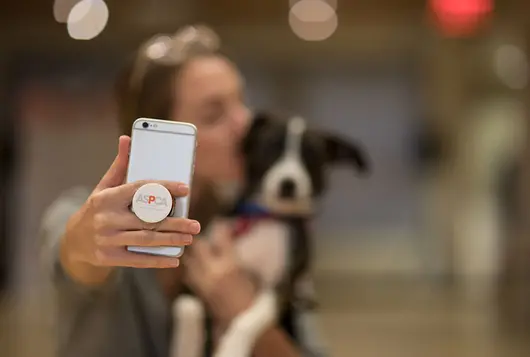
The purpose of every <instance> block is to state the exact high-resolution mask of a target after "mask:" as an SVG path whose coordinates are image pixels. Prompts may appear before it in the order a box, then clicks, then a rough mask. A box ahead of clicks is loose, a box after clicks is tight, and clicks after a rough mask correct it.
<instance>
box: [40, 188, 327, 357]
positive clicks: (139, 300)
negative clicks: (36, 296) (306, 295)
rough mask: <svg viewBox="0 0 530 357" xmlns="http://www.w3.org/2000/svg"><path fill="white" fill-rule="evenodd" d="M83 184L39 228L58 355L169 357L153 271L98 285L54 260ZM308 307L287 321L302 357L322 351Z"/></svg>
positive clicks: (169, 322)
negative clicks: (78, 277)
mask: <svg viewBox="0 0 530 357" xmlns="http://www.w3.org/2000/svg"><path fill="white" fill-rule="evenodd" d="M89 194H90V191H89V190H87V189H85V188H75V189H72V190H69V191H67V192H65V193H64V194H63V195H61V196H60V197H59V198H58V199H57V200H56V201H55V202H54V203H53V204H52V205H51V206H50V207H49V208H48V210H47V211H46V213H45V215H44V218H43V222H42V232H43V235H44V237H43V238H44V239H43V243H44V245H43V246H44V252H43V253H44V254H43V256H44V258H46V259H47V262H46V263H47V267H48V268H49V269H50V274H51V278H52V283H53V287H54V292H55V299H56V303H57V305H56V308H57V322H58V329H59V331H58V333H59V334H58V341H57V342H58V346H57V348H58V357H112V356H127V357H171V356H172V352H171V343H172V341H171V340H172V339H171V335H172V329H174V328H178V326H173V318H172V316H171V314H172V312H171V311H172V309H171V306H170V304H169V303H168V301H167V299H166V298H165V296H164V295H163V292H162V290H161V288H160V286H159V284H158V282H157V280H156V279H155V275H154V273H155V272H154V270H151V269H129V268H118V269H116V270H115V271H114V272H113V276H112V277H111V278H110V279H109V280H108V281H107V283H106V284H105V285H104V286H103V287H98V288H93V289H91V288H87V287H84V286H81V285H79V284H77V283H76V282H74V281H73V280H71V279H70V278H69V277H68V275H67V274H66V273H65V272H64V270H63V269H62V266H61V264H60V263H59V259H58V257H59V256H58V247H59V240H60V238H61V236H62V235H63V233H64V229H65V226H66V222H67V221H68V219H69V218H70V216H71V215H72V214H73V213H75V212H76V211H77V210H78V209H79V208H80V206H81V205H82V204H83V203H84V202H85V200H86V199H87V197H88V196H89ZM313 314H314V313H313V312H310V311H303V310H301V309H298V310H297V311H294V312H293V314H292V319H291V321H290V322H289V325H290V326H291V327H290V328H289V329H290V330H292V331H291V335H293V337H294V338H295V340H296V341H297V342H298V344H299V346H300V348H301V349H302V351H303V352H304V355H305V356H323V355H324V354H323V352H322V348H321V346H320V344H318V342H317V340H318V339H317V338H316V337H317V336H315V334H314V331H313V330H314V324H313Z"/></svg>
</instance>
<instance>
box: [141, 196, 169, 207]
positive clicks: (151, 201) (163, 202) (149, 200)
mask: <svg viewBox="0 0 530 357" xmlns="http://www.w3.org/2000/svg"><path fill="white" fill-rule="evenodd" d="M136 203H143V204H145V205H149V206H154V207H160V206H163V207H167V206H168V203H167V198H165V197H159V196H155V195H138V196H137V197H136Z"/></svg>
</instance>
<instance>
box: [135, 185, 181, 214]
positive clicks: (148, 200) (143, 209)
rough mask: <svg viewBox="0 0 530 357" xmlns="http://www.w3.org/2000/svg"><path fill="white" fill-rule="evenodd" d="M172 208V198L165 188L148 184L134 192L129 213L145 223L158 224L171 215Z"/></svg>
mask: <svg viewBox="0 0 530 357" xmlns="http://www.w3.org/2000/svg"><path fill="white" fill-rule="evenodd" d="M173 206H174V204H173V197H172V196H171V193H170V192H169V190H168V189H167V188H165V187H164V186H162V185H160V184H158V183H148V184H145V185H143V186H141V187H140V188H139V189H138V190H137V191H136V192H135V194H134V196H133V199H132V205H131V211H132V212H133V213H134V214H135V215H136V216H137V217H138V218H139V219H141V220H142V221H144V222H146V223H158V222H160V221H163V220H164V219H165V218H166V217H167V216H169V215H170V214H171V212H172V211H173Z"/></svg>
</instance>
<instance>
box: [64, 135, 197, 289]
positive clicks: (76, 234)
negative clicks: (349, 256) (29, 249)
mask: <svg viewBox="0 0 530 357" xmlns="http://www.w3.org/2000/svg"><path fill="white" fill-rule="evenodd" d="M129 145H130V138H129V137H127V136H122V137H120V141H119V149H118V155H117V157H116V159H115V160H114V162H113V163H112V165H111V167H110V168H109V170H108V171H107V173H106V174H105V175H104V176H103V178H102V179H101V181H100V182H99V184H98V185H97V187H96V188H95V190H94V191H93V192H92V194H91V195H90V197H89V198H88V199H87V201H86V202H85V204H84V205H83V206H82V207H81V209H80V210H79V211H78V212H77V213H76V214H74V215H73V216H72V218H71V219H70V220H69V222H68V224H67V227H66V231H65V234H64V236H63V240H62V244H61V262H62V263H63V266H65V268H67V269H66V270H67V271H68V272H69V273H70V274H71V275H73V277H74V278H78V280H81V282H86V283H97V282H100V281H101V280H102V279H103V278H104V277H106V275H108V273H109V271H110V270H111V269H109V267H115V266H122V267H136V268H168V267H176V266H178V264H179V262H178V259H176V258H170V257H157V256H152V255H147V254H136V253H131V252H128V251H127V250H126V249H125V247H126V246H129V245H134V246H144V247H148V246H185V245H189V244H191V242H192V235H194V234H198V233H199V231H200V225H199V223H198V222H196V221H192V220H189V219H184V218H172V217H168V218H166V219H165V220H163V221H162V222H160V223H158V224H157V226H153V225H151V226H149V224H147V223H144V222H142V221H141V220H140V219H139V218H138V217H136V215H135V214H134V213H132V212H131V211H130V210H129V206H130V204H131V201H132V197H133V195H134V193H135V192H136V190H137V189H138V188H139V187H141V186H142V185H144V184H145V183H147V182H134V183H128V184H122V183H123V182H124V181H125V177H126V173H127V166H128V160H129V154H128V152H129ZM159 183H160V184H162V185H164V186H165V187H166V188H167V189H168V190H169V191H170V192H171V194H172V195H173V196H175V197H182V196H185V195H186V194H188V188H187V187H186V186H184V185H182V184H179V183H176V182H159ZM151 227H156V230H152V229H150V228H151ZM94 267H95V268H102V269H93V268H94ZM96 272H97V274H96Z"/></svg>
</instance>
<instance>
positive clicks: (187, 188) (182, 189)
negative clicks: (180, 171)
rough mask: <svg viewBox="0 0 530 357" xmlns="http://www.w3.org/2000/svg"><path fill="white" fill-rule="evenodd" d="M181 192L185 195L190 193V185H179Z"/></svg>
mask: <svg viewBox="0 0 530 357" xmlns="http://www.w3.org/2000/svg"><path fill="white" fill-rule="evenodd" d="M178 190H179V192H180V193H182V194H183V195H185V194H187V193H188V191H189V187H188V185H186V184H184V183H181V184H180V185H179V188H178Z"/></svg>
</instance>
